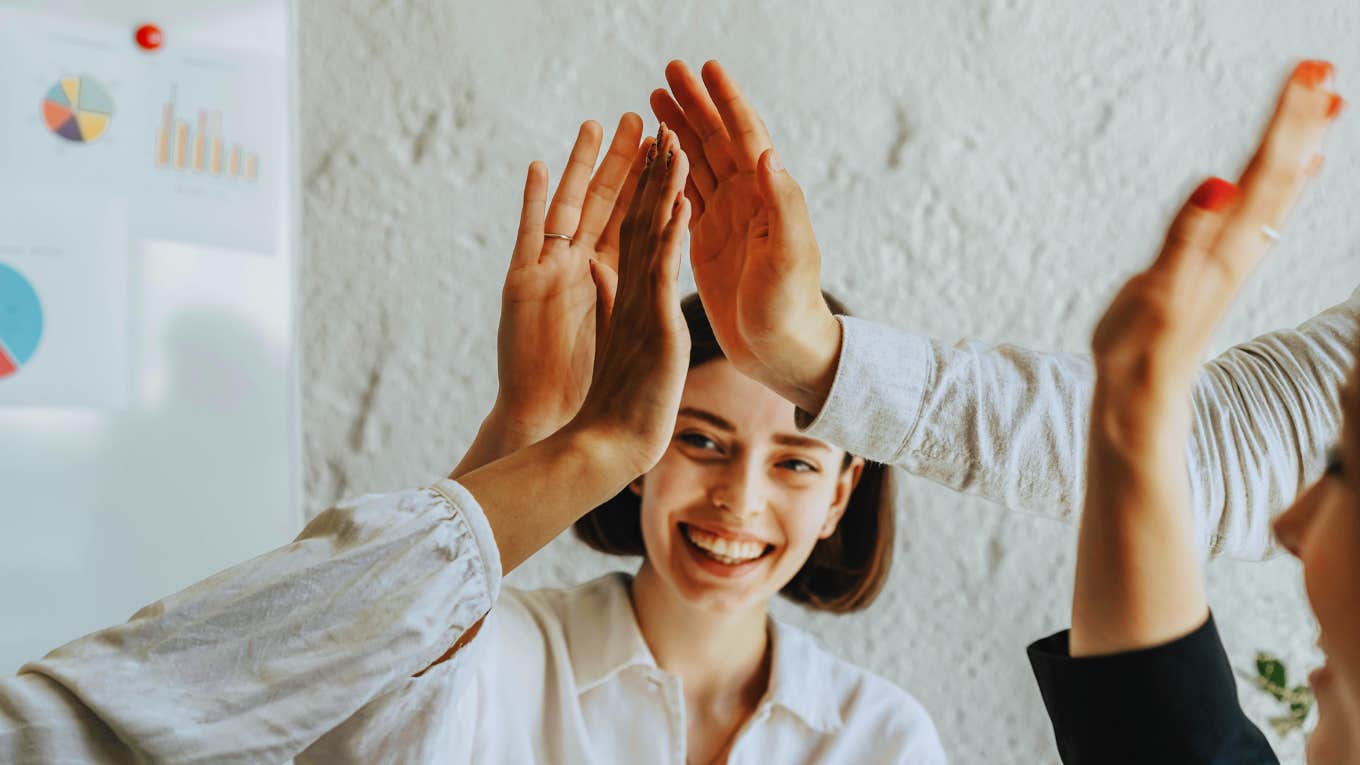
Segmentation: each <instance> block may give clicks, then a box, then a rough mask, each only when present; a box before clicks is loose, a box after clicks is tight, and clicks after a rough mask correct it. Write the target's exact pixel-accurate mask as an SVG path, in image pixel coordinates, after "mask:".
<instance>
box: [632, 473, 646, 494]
mask: <svg viewBox="0 0 1360 765" xmlns="http://www.w3.org/2000/svg"><path fill="white" fill-rule="evenodd" d="M644 477H645V476H638V477H637V478H634V479H633V480H632V482H630V483H629V484H628V489H629V490H630V491H632V492H633V493H634V494H636V495H638V496H639V497H641V496H642V479H643V478H644Z"/></svg>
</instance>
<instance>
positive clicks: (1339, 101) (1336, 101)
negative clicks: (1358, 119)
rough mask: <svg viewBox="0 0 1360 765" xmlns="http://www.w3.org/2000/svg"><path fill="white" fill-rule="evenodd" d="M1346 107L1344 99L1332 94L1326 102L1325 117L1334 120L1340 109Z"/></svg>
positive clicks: (1339, 113)
mask: <svg viewBox="0 0 1360 765" xmlns="http://www.w3.org/2000/svg"><path fill="white" fill-rule="evenodd" d="M1345 108H1346V99H1344V98H1342V97H1341V96H1339V95H1337V94H1336V93H1333V94H1332V100H1331V101H1330V102H1328V104H1327V119H1329V120H1334V119H1336V118H1337V117H1339V116H1340V115H1341V110H1342V109H1345Z"/></svg>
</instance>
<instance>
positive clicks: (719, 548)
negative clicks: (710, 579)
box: [675, 521, 775, 578]
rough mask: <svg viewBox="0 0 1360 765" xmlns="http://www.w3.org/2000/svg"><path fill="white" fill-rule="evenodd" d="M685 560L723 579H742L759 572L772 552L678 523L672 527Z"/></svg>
mask: <svg viewBox="0 0 1360 765" xmlns="http://www.w3.org/2000/svg"><path fill="white" fill-rule="evenodd" d="M675 529H676V534H677V536H678V537H679V538H680V540H681V544H680V545H679V546H681V547H683V548H684V549H685V551H686V553H687V557H688V558H689V559H690V560H691V561H692V562H693V563H694V564H695V565H697V566H698V567H699V568H700V569H702V570H703V571H706V572H708V573H710V574H714V575H716V576H720V577H723V578H735V577H739V576H743V575H745V574H748V573H750V572H752V571H754V570H755V569H756V568H759V567H760V566H761V564H762V563H763V562H764V561H765V559H766V558H768V557H769V556H770V553H772V552H773V551H774V549H775V547H774V545H772V544H768V543H766V542H763V541H760V540H757V539H754V538H751V537H747V536H738V535H733V534H719V533H715V530H713V529H708V528H700V527H699V526H697V525H694V524H691V523H685V522H683V521H682V522H679V523H677V524H676V525H675Z"/></svg>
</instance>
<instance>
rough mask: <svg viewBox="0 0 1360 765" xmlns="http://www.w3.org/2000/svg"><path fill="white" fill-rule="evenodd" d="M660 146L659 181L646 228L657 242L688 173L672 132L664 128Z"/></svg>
mask: <svg viewBox="0 0 1360 765" xmlns="http://www.w3.org/2000/svg"><path fill="white" fill-rule="evenodd" d="M661 146H662V148H661V151H660V152H658V155H657V159H656V161H657V163H660V165H661V167H662V175H661V177H660V179H659V181H660V182H659V183H657V194H656V197H655V199H654V201H653V203H652V215H651V221H650V225H649V226H648V228H647V232H648V235H649V236H650V237H651V240H652V241H653V242H658V243H659V242H660V241H661V232H662V231H664V230H665V228H666V224H667V223H669V222H670V219H671V213H672V211H673V209H674V207H675V198H676V197H677V196H682V195H683V194H684V191H685V178H686V176H687V175H688V174H689V164H688V158H687V157H686V156H685V152H684V150H683V149H681V148H680V142H679V140H677V139H676V136H675V133H674V132H672V131H670V130H666V132H665V135H664V137H663V139H662V144H661Z"/></svg>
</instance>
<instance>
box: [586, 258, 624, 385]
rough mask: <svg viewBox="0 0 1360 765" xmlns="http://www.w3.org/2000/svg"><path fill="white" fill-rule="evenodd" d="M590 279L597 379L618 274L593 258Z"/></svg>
mask: <svg viewBox="0 0 1360 765" xmlns="http://www.w3.org/2000/svg"><path fill="white" fill-rule="evenodd" d="M590 280H591V281H592V282H594V283H595V365H594V370H593V371H594V372H595V375H593V376H592V378H591V379H598V374H599V371H600V361H601V359H603V358H604V341H605V338H606V337H607V336H608V334H609V321H610V319H611V318H613V315H614V296H615V295H616V294H617V293H618V287H619V275H618V273H617V272H615V271H614V269H612V268H610V267H609V266H607V265H605V264H604V263H601V262H600V261H598V260H595V259H594V258H591V260H590Z"/></svg>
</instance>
